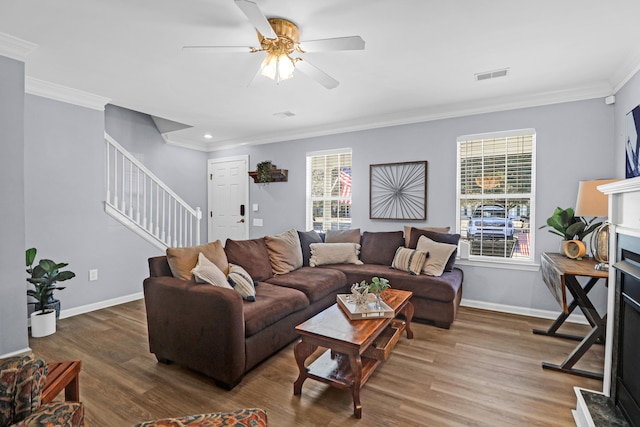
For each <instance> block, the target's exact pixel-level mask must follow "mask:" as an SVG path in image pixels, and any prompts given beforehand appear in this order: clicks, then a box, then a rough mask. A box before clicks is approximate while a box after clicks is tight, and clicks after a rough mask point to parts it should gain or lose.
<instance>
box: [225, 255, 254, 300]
mask: <svg viewBox="0 0 640 427" xmlns="http://www.w3.org/2000/svg"><path fill="white" fill-rule="evenodd" d="M227 281H228V282H229V285H231V287H232V288H233V289H234V290H235V291H236V292H237V293H239V294H240V296H241V297H242V299H243V300H245V301H252V302H253V301H255V300H256V288H255V286H254V284H253V279H252V278H251V275H249V273H247V271H246V270H245V269H244V268H242V267H241V266H239V265H236V264H229V275H228V276H227Z"/></svg>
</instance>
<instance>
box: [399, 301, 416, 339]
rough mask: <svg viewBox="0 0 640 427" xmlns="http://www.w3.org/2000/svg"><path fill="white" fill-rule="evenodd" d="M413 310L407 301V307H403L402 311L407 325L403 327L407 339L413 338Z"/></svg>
mask: <svg viewBox="0 0 640 427" xmlns="http://www.w3.org/2000/svg"><path fill="white" fill-rule="evenodd" d="M413 310H414V309H413V304H411V301H408V302H407V305H405V306H404V308H403V309H402V314H403V315H404V317H405V320H406V323H407V325H406V326H405V330H406V331H407V338H408V339H412V338H413V331H412V330H411V319H413Z"/></svg>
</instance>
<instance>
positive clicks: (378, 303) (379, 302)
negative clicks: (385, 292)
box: [374, 293, 382, 310]
mask: <svg viewBox="0 0 640 427" xmlns="http://www.w3.org/2000/svg"><path fill="white" fill-rule="evenodd" d="M374 295H375V296H376V310H381V309H382V293H375V294H374Z"/></svg>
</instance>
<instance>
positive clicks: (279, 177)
mask: <svg viewBox="0 0 640 427" xmlns="http://www.w3.org/2000/svg"><path fill="white" fill-rule="evenodd" d="M269 174H270V175H271V180H270V181H269V182H287V181H288V180H289V171H288V170H287V169H271V171H269ZM249 176H250V177H251V178H253V182H255V183H257V184H263V183H261V182H258V172H256V171H253V172H249Z"/></svg>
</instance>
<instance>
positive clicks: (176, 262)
mask: <svg viewBox="0 0 640 427" xmlns="http://www.w3.org/2000/svg"><path fill="white" fill-rule="evenodd" d="M200 253H203V254H204V256H205V257H207V259H208V260H210V261H211V262H213V263H214V264H215V265H217V266H218V268H219V269H220V270H222V272H223V273H225V274H226V273H227V272H228V271H229V262H228V261H227V255H226V254H225V251H224V248H223V247H222V242H220V240H216V241H215V242H211V243H205V244H204V245H198V246H188V247H185V248H167V262H168V263H169V268H170V269H171V274H173V277H178V278H180V279H184V280H191V278H192V277H193V276H192V275H191V270H192V269H193V267H195V266H196V263H197V262H198V254H200Z"/></svg>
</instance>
